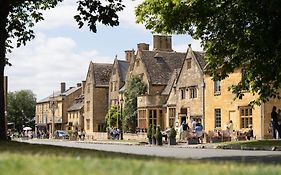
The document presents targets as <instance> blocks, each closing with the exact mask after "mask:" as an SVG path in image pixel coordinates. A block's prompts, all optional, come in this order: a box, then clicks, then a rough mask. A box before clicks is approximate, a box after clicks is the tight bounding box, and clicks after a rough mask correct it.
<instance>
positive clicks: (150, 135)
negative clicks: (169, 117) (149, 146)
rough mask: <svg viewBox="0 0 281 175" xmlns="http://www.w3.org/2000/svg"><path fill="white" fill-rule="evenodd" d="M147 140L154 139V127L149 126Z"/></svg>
mask: <svg viewBox="0 0 281 175" xmlns="http://www.w3.org/2000/svg"><path fill="white" fill-rule="evenodd" d="M147 138H148V139H152V125H149V127H148V129H147Z"/></svg>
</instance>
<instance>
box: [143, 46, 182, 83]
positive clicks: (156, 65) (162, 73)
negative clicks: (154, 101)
mask: <svg viewBox="0 0 281 175" xmlns="http://www.w3.org/2000/svg"><path fill="white" fill-rule="evenodd" d="M185 56H186V54H185V53H180V52H165V51H148V50H143V51H142V54H141V60H142V61H143V63H144V65H145V68H146V71H147V74H148V77H149V79H150V82H151V83H152V84H154V85H167V83H168V81H169V79H170V77H171V74H172V72H173V71H174V69H179V68H180V67H181V66H182V63H183V61H184V59H185Z"/></svg>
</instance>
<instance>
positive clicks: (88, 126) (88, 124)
mask: <svg viewBox="0 0 281 175" xmlns="http://www.w3.org/2000/svg"><path fill="white" fill-rule="evenodd" d="M86 128H87V130H89V129H90V119H86Z"/></svg>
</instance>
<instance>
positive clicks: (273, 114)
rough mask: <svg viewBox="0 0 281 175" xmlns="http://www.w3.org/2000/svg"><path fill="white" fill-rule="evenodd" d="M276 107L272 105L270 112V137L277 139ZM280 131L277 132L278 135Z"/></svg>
mask: <svg viewBox="0 0 281 175" xmlns="http://www.w3.org/2000/svg"><path fill="white" fill-rule="evenodd" d="M276 110H277V108H276V106H273V107H272V112H271V124H272V137H273V139H277V137H276V134H277V132H278V130H277V129H278V114H277V112H276ZM276 131H277V132H276ZM280 134H281V133H278V135H280Z"/></svg>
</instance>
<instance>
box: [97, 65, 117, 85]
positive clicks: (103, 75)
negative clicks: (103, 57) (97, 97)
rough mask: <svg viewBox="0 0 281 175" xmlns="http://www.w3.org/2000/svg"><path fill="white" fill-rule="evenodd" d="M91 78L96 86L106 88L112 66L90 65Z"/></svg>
mask: <svg viewBox="0 0 281 175" xmlns="http://www.w3.org/2000/svg"><path fill="white" fill-rule="evenodd" d="M92 66H93V68H92V70H93V78H94V82H95V85H96V86H108V85H109V79H110V76H111V71H112V64H105V63H92Z"/></svg>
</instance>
